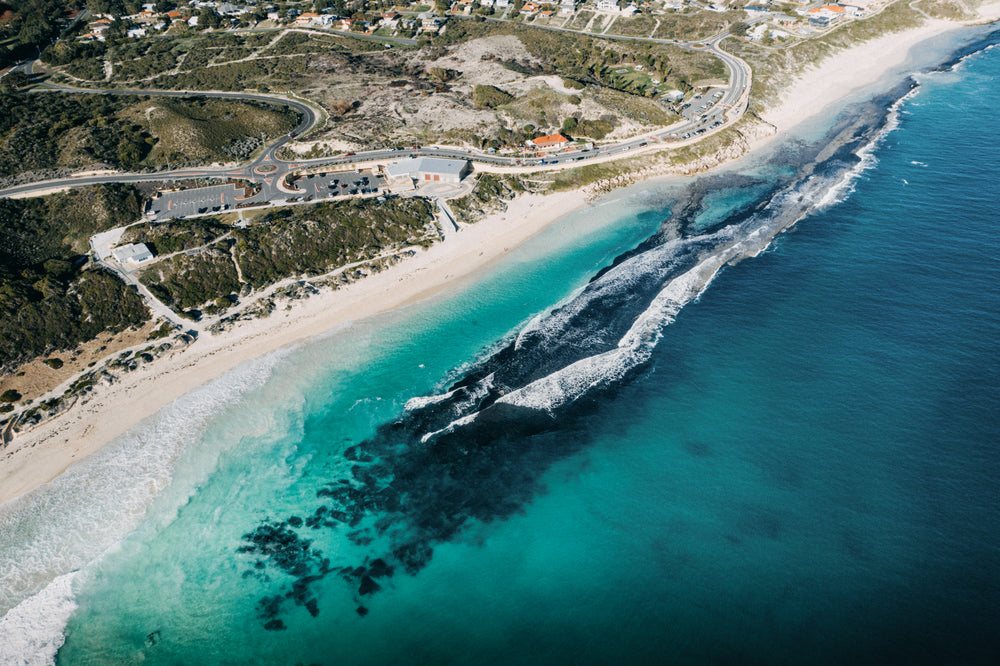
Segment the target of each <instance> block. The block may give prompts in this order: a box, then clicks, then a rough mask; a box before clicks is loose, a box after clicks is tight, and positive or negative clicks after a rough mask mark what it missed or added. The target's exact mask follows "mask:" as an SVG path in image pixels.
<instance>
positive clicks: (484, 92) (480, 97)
mask: <svg viewBox="0 0 1000 666" xmlns="http://www.w3.org/2000/svg"><path fill="white" fill-rule="evenodd" d="M472 101H474V102H475V103H476V106H477V107H479V108H480V109H495V108H497V107H498V106H502V105H504V104H508V103H510V102H513V101H514V96H513V95H511V94H510V93H509V92H506V91H504V90H500V89H499V88H497V87H496V86H482V85H479V86H476V87H475V88H474V89H473V91H472Z"/></svg>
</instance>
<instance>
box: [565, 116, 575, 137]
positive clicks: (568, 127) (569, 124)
mask: <svg viewBox="0 0 1000 666" xmlns="http://www.w3.org/2000/svg"><path fill="white" fill-rule="evenodd" d="M577 123H578V121H577V119H576V118H574V117H573V116H570V117H569V118H567V119H566V120H564V121H563V124H562V131H563V132H567V133H569V132H572V131H573V130H575V129H576V126H577Z"/></svg>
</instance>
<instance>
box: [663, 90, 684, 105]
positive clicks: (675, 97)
mask: <svg viewBox="0 0 1000 666" xmlns="http://www.w3.org/2000/svg"><path fill="white" fill-rule="evenodd" d="M663 96H664V97H666V98H667V99H669V100H670V101H671V102H679V101H681V100H682V99H684V93H683V92H681V91H680V90H676V89H675V90H668V91H667V92H665V93H663Z"/></svg>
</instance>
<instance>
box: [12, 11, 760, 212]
mask: <svg viewBox="0 0 1000 666" xmlns="http://www.w3.org/2000/svg"><path fill="white" fill-rule="evenodd" d="M544 29H547V30H556V31H564V32H578V31H574V30H566V29H564V28H556V27H544ZM592 36H594V37H599V38H600V39H610V40H631V41H652V42H659V43H668V44H672V45H675V46H679V47H681V48H686V49H690V50H698V51H704V52H708V53H711V54H712V55H714V56H716V57H717V58H719V59H720V60H722V62H723V63H724V64H725V66H726V68H727V69H728V70H729V83H728V85H727V86H724V87H723V86H718V87H717V90H718V91H719V92H721V93H722V94H721V96H720V97H719V98H718V99H717V100H714V101H711V105H710V107H708V108H707V109H706V110H705V111H704V112H703V113H700V114H698V115H697V116H695V117H693V118H690V119H687V120H685V121H682V122H678V123H675V124H674V125H671V126H669V127H665V128H661V129H659V130H657V131H655V132H651V133H647V134H644V135H642V136H638V137H634V138H632V139H628V140H625V141H621V142H618V143H615V144H609V145H603V146H597V147H594V148H592V149H590V150H585V151H584V150H577V151H571V152H566V153H560V154H556V155H550V156H546V157H523V158H518V157H507V156H502V155H493V154H489V153H486V152H483V151H479V150H465V149H459V148H436V147H429V148H422V147H414V148H411V149H382V150H369V151H363V152H358V153H348V154H345V155H340V156H335V157H322V158H317V159H309V160H284V159H281V158H279V157H278V151H279V150H280V149H281V148H282V147H283V146H284V145H285V144H287V143H288V142H289V141H291V140H292V139H294V138H295V137H297V136H301V135H303V134H305V133H307V132H309V131H310V130H312V129H313V128H314V127H315V126H316V124H317V123H318V122H319V121H320V114H319V112H318V111H317V109H315V108H314V107H312V106H310V105H309V104H306V103H304V102H301V101H299V100H295V99H289V98H287V97H282V96H277V95H263V94H254V93H240V92H213V91H207V92H203V91H197V92H195V91H186V90H185V91H178V90H141V89H84V88H72V87H69V86H60V85H54V84H49V83H42V84H39V85H38V86H36V88H34V89H33V91H35V92H38V93H45V92H64V93H86V94H107V95H146V96H163V97H180V98H189V97H218V98H223V99H237V100H247V101H258V102H264V103H267V104H282V105H285V106H288V107H291V108H293V109H295V110H296V111H297V112H298V113H299V114H300V115H301V119H300V122H299V124H298V125H297V126H296V127H295V128H294V129H293V130H292V131H291V132H290V133H289V134H288V135H286V136H282V137H281V138H279V139H278V140H276V141H274V142H273V143H271V144H269V145H268V146H266V148H265V149H264V150H263V151H262V152H261V154H260V155H259V156H258V157H257V158H255V159H254V160H253V161H251V162H249V163H247V164H245V165H243V166H240V167H236V168H229V169H225V168H221V169H220V168H194V169H176V170H171V171H157V172H144V173H115V174H104V175H96V176H83V177H76V178H74V177H70V178H62V179H57V180H47V181H41V182H35V183H28V184H25V185H17V186H15V187H9V188H6V189H3V190H0V197H18V196H20V197H24V196H37V195H40V194H42V193H45V192H51V191H58V190H63V189H67V188H72V187H83V186H86V185H97V184H102V183H140V182H150V181H179V180H191V179H201V178H221V179H244V180H248V181H252V182H254V183H257V185H258V186H259V187H260V193H259V194H258V195H256V196H255V197H253V198H254V200H255V201H260V202H268V201H275V200H284V199H286V198H287V197H288V195H289V190H287V189H282V188H281V187H280V184H281V183H282V182H283V181H284V179H285V177H286V176H287V175H288V174H289V173H292V172H295V171H300V170H303V169H311V168H316V167H321V166H326V165H330V166H348V165H352V164H363V163H367V162H377V161H382V160H394V159H401V158H404V157H417V156H428V157H443V158H454V159H464V160H472V161H473V162H474V163H476V164H478V165H480V167H481V169H480V170H487V171H525V172H526V171H554V170H560V169H566V168H570V167H575V166H582V165H583V164H587V163H592V162H596V161H606V160H608V159H614V158H619V157H625V156H631V155H635V154H640V153H643V152H649V151H653V150H658V149H660V148H662V147H663V146H664V145H670V146H682V145H688V144H691V143H695V142H696V141H698V140H700V139H701V138H703V137H704V136H707V135H709V134H714V133H716V132H719V131H722V130H723V129H725V128H726V127H729V126H731V125H732V124H734V123H735V122H736V121H738V120H739V119H740V118H741V117H742V115H743V113H744V112H745V111H746V108H747V103H748V101H749V93H750V83H751V70H750V66H749V65H747V63H746V62H744V61H743V60H741V59H740V58H737V57H736V56H734V55H732V54H730V53H727V52H726V51H723V50H722V48H721V47H720V43H721V42H722V40H724V39H725V38H726V37H728V36H729V35H728V34H721V35H717V36H716V37H714V38H711V39H710V40H708V41H706V42H677V41H674V40H665V39H653V38H650V37H623V36H618V35H592ZM33 66H34V61H30V62H27V63H22V65H21V66H20V67H21V68H23V69H24V71H25V72H26V73H28V74H31V73H32V69H33Z"/></svg>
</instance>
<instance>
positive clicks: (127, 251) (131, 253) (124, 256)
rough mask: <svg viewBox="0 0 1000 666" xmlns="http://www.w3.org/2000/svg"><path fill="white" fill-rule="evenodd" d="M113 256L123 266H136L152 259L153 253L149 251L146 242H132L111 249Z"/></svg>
mask: <svg viewBox="0 0 1000 666" xmlns="http://www.w3.org/2000/svg"><path fill="white" fill-rule="evenodd" d="M111 256H112V257H114V258H115V261H117V262H118V263H119V264H121V265H122V266H125V267H126V268H135V267H136V266H138V265H139V264H142V263H145V262H147V261H149V260H150V259H152V258H153V253H152V252H150V251H149V248H148V247H146V245H145V244H144V243H132V244H130V245H122V246H121V247H116V248H115V249H113V250H111Z"/></svg>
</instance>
